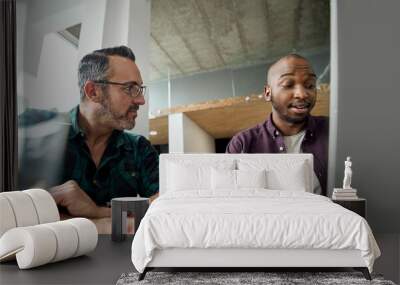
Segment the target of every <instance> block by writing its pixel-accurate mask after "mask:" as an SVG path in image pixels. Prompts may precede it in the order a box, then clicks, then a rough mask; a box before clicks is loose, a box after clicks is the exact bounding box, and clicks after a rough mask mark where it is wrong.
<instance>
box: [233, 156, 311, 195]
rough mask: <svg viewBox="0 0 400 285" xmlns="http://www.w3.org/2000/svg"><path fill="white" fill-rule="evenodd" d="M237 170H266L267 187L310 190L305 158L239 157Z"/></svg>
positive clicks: (308, 171)
mask: <svg viewBox="0 0 400 285" xmlns="http://www.w3.org/2000/svg"><path fill="white" fill-rule="evenodd" d="M238 169H239V170H253V171H254V170H260V169H265V170H266V181H267V185H266V186H267V187H266V188H268V189H273V190H293V191H312V188H313V186H312V184H311V183H312V181H310V173H311V172H310V171H312V170H310V169H309V166H308V163H307V162H306V160H303V159H301V160H295V159H285V156H284V155H283V156H282V157H280V158H274V159H261V158H258V159H239V160H238Z"/></svg>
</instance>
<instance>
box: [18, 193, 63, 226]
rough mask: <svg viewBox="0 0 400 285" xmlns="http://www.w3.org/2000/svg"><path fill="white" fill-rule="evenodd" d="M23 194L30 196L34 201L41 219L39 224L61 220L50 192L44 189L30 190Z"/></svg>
mask: <svg viewBox="0 0 400 285" xmlns="http://www.w3.org/2000/svg"><path fill="white" fill-rule="evenodd" d="M22 192H24V193H26V194H28V195H29V196H30V198H31V199H32V201H33V204H34V206H35V208H36V213H37V215H38V218H39V224H45V223H51V222H56V221H59V220H60V214H59V213H58V209H57V205H56V202H55V201H54V199H53V197H52V196H51V195H50V193H49V192H47V191H46V190H43V189H29V190H24V191H22Z"/></svg>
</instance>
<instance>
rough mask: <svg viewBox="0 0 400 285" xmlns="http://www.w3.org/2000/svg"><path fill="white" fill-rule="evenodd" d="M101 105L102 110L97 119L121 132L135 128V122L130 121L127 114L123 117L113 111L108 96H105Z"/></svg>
mask: <svg viewBox="0 0 400 285" xmlns="http://www.w3.org/2000/svg"><path fill="white" fill-rule="evenodd" d="M100 104H101V109H100V110H99V111H98V112H97V117H98V118H99V120H100V121H101V122H103V123H106V124H110V125H111V126H112V127H113V128H114V129H117V130H121V131H122V130H131V129H133V128H134V126H135V120H133V121H130V120H129V119H128V118H127V114H125V115H122V116H121V115H120V114H117V113H115V112H113V111H112V110H111V106H110V102H109V100H108V94H104V97H103V101H102V102H101V103H100ZM128 111H129V110H128Z"/></svg>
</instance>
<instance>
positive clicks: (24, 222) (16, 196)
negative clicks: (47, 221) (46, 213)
mask: <svg viewBox="0 0 400 285" xmlns="http://www.w3.org/2000/svg"><path fill="white" fill-rule="evenodd" d="M1 196H3V197H5V198H6V199H8V201H9V202H10V205H11V208H12V209H13V212H14V215H15V221H16V224H17V227H26V226H33V225H37V224H38V223H39V219H38V214H37V213H36V208H35V206H34V204H33V201H32V199H31V197H30V196H29V195H28V194H26V193H24V192H22V191H11V192H3V193H1Z"/></svg>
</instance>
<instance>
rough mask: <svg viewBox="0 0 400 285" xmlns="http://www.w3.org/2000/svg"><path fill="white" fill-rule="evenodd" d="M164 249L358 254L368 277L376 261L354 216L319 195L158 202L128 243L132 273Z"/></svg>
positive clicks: (366, 231)
mask: <svg viewBox="0 0 400 285" xmlns="http://www.w3.org/2000/svg"><path fill="white" fill-rule="evenodd" d="M164 248H274V249H279V248H302V249H358V250H360V251H361V255H362V257H363V259H364V260H365V264H366V266H367V267H368V268H369V270H370V271H371V272H372V267H373V263H374V260H375V259H376V258H377V257H378V256H379V255H380V251H379V248H378V246H377V244H376V241H375V239H374V237H373V235H372V232H371V229H370V227H369V226H368V223H367V222H366V221H365V219H363V218H362V217H360V216H359V215H357V214H355V213H353V212H351V211H349V210H347V209H344V208H342V207H341V206H339V205H337V204H335V203H333V202H332V201H331V200H330V199H328V198H327V197H323V196H320V195H315V194H311V193H307V192H299V191H276V190H274V191H272V190H265V189H248V190H243V189H241V190H240V191H233V192H229V191H226V192H224V191H222V192H219V193H217V196H216V193H206V192H201V194H199V192H198V191H182V192H172V193H166V194H164V195H162V196H160V197H159V198H158V199H157V200H156V201H154V202H153V203H152V205H151V206H150V208H149V210H148V211H147V213H146V215H145V217H144V218H143V220H142V221H141V223H140V226H139V228H138V231H137V233H136V235H135V238H134V240H133V243H132V262H133V264H134V266H135V267H136V269H137V270H138V271H139V272H143V270H144V268H145V267H146V265H147V264H148V263H149V262H150V261H151V260H152V257H153V252H154V250H155V249H164Z"/></svg>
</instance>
